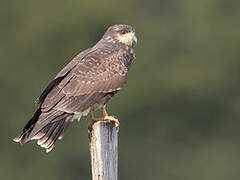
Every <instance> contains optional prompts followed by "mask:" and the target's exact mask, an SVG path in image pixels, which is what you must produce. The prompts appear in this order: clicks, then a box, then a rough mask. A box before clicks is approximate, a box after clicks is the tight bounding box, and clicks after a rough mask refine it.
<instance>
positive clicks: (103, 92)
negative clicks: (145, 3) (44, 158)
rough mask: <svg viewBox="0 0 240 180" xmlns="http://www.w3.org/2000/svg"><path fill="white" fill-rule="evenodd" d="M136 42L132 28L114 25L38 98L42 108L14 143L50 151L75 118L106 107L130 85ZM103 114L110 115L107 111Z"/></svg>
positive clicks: (61, 72) (65, 68)
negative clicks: (129, 73)
mask: <svg viewBox="0 0 240 180" xmlns="http://www.w3.org/2000/svg"><path fill="white" fill-rule="evenodd" d="M134 41H135V42H136V36H135V31H134V29H133V28H132V27H131V26H128V25H115V26H111V27H110V28H109V29H108V30H107V31H106V33H105V34H104V36H103V37H102V39H101V40H100V41H99V42H98V43H97V44H96V45H95V46H93V47H92V48H89V49H87V50H85V51H83V52H81V53H80V54H78V55H77V56H76V57H75V58H74V59H73V60H72V61H71V62H70V63H69V64H68V65H67V66H65V67H64V68H63V69H62V70H61V71H60V72H59V73H58V74H57V76H56V77H55V78H54V79H53V80H52V81H51V82H50V83H49V84H48V86H47V87H46V88H45V89H44V90H43V92H42V94H41V95H40V97H39V98H38V99H37V103H38V104H39V108H38V109H37V111H36V112H35V114H34V115H33V117H32V118H31V119H30V120H29V121H28V123H27V124H26V126H25V127H24V129H23V131H22V132H21V133H20V135H19V136H17V137H16V138H15V139H14V141H16V142H19V143H21V144H24V143H26V142H28V141H29V140H33V139H37V140H38V144H39V145H40V146H42V147H43V148H45V149H46V151H47V152H49V151H51V150H52V148H53V147H54V143H55V141H56V140H57V139H61V138H62V137H63V134H64V132H65V131H66V128H67V126H68V125H69V123H70V121H71V120H72V119H75V118H79V119H80V118H81V116H82V115H87V114H88V112H89V111H94V110H95V109H97V108H99V107H105V104H106V103H107V102H108V101H109V100H110V99H111V97H112V96H113V95H114V94H115V93H116V92H117V91H119V90H120V89H121V88H122V87H123V85H124V84H125V82H126V78H127V75H128V71H129V68H130V66H131V64H132V61H133V59H134V50H133V42H134ZM103 113H104V115H105V116H107V114H106V111H105V109H104V110H103ZM91 117H92V116H91ZM108 117H109V116H108ZM110 119H111V118H110ZM90 120H93V119H90ZM114 121H115V120H114Z"/></svg>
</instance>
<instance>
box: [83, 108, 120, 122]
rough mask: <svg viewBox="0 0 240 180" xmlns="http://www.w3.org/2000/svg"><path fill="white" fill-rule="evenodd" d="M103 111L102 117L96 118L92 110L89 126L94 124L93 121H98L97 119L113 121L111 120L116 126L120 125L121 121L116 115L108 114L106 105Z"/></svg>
mask: <svg viewBox="0 0 240 180" xmlns="http://www.w3.org/2000/svg"><path fill="white" fill-rule="evenodd" d="M102 113H103V117H102V118H94V117H93V112H92V111H90V114H89V123H88V126H89V127H91V126H92V125H93V123H94V122H96V121H111V122H114V123H115V126H116V127H118V126H119V121H118V120H117V119H116V118H115V117H114V116H109V115H108V113H107V111H106V107H105V105H104V106H103V107H102Z"/></svg>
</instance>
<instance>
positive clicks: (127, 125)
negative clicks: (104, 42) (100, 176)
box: [0, 0, 240, 180]
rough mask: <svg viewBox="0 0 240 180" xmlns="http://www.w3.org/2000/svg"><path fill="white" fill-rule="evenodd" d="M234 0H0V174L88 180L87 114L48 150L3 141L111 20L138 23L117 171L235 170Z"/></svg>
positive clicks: (170, 177) (237, 24) (237, 53)
mask: <svg viewBox="0 0 240 180" xmlns="http://www.w3.org/2000/svg"><path fill="white" fill-rule="evenodd" d="M239 9H240V1H237V0H201V1H200V0H199V1H192V0H182V1H179V0H148V1H140V0H121V1H114V0H112V1H111V0H101V1H99V0H89V1H86V0H85V1H84V0H81V1H80V0H68V1H66V0H58V1H57V0H52V1H33V0H23V1H19V0H2V1H1V2H0V18H1V19H0V93H1V98H0V99H1V100H0V114H1V126H0V142H1V145H0V154H1V155H0V179H1V180H2V179H7V180H12V179H19V180H26V179H34V180H42V179H44V180H66V179H91V172H90V159H89V147H88V137H87V121H88V119H87V118H83V119H82V120H81V122H80V123H78V122H73V123H72V124H71V125H70V126H69V128H68V130H67V133H66V134H65V137H64V138H63V140H62V141H58V142H57V143H56V147H55V148H54V150H53V151H52V152H51V153H49V154H46V153H45V151H44V150H43V149H41V148H40V147H39V146H37V145H36V142H30V143H27V144H26V145H24V146H20V145H19V144H16V143H14V142H12V138H14V136H15V135H17V134H18V133H19V132H20V130H21V129H22V128H23V126H24V125H25V123H26V122H27V120H28V119H29V118H30V117H31V116H32V113H33V112H34V110H35V109H36V106H35V105H34V100H35V99H36V98H37V97H38V96H39V95H40V93H41V91H42V89H43V88H44V87H45V86H46V85H47V83H48V82H49V81H50V80H51V79H52V78H53V77H54V76H55V75H56V73H57V72H58V71H60V70H61V68H62V67H63V66H64V65H66V64H67V63H68V62H69V61H70V60H71V58H73V57H74V56H75V55H76V54H78V53H79V52H80V51H82V50H84V49H86V48H88V47H90V46H92V45H94V44H95V43H96V42H97V41H98V40H99V39H100V38H101V36H102V35H103V33H104V32H105V30H106V29H107V28H108V26H110V25H113V24H119V23H124V24H130V25H132V26H133V27H134V28H135V29H136V33H137V36H138V45H137V46H136V57H137V59H136V60H135V62H134V64H133V66H132V69H131V71H130V74H129V78H128V82H127V84H126V86H125V87H124V88H123V89H122V90H121V92H120V93H118V94H117V95H116V96H115V97H114V98H113V100H112V101H111V102H110V103H109V105H108V110H109V112H111V113H110V114H114V115H116V116H117V117H118V118H119V119H120V122H121V127H120V133H119V179H122V180H123V179H126V180H130V179H137V180H146V179H150V180H161V179H164V180H176V179H178V180H188V179H189V180H202V179H204V180H213V179H217V180H225V179H231V180H232V179H239V177H240V141H239V138H240V132H239V127H240V121H239V118H240V93H239V92H240V83H239V82H240V60H239V57H240V50H239V47H240V21H239V20H240V11H239Z"/></svg>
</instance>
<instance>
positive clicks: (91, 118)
mask: <svg viewBox="0 0 240 180" xmlns="http://www.w3.org/2000/svg"><path fill="white" fill-rule="evenodd" d="M94 122H95V118H94V116H93V112H92V111H90V113H89V122H88V127H91V126H92V125H93V123H94Z"/></svg>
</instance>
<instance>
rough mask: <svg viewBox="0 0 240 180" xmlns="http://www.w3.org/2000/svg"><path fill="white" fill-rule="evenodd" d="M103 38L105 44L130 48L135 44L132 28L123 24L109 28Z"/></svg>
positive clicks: (135, 38) (135, 39)
mask: <svg viewBox="0 0 240 180" xmlns="http://www.w3.org/2000/svg"><path fill="white" fill-rule="evenodd" d="M103 38H104V40H105V41H107V42H112V43H116V42H118V43H122V44H125V45H128V46H132V45H133V44H134V43H137V37H136V35H135V30H134V28H133V27H131V26H129V25H123V24H119V25H114V26H111V27H109V28H108V30H107V31H106V33H105V35H104V36H103Z"/></svg>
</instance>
